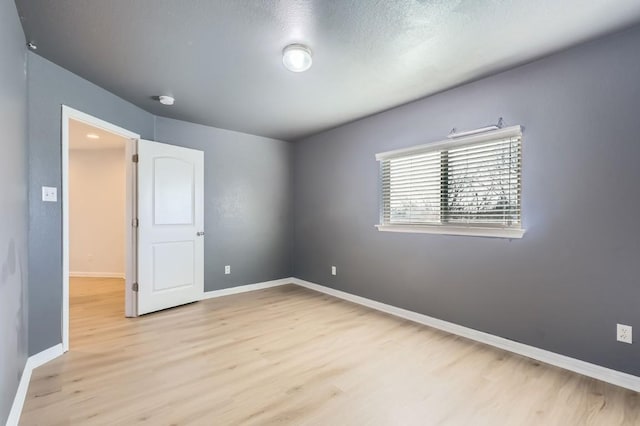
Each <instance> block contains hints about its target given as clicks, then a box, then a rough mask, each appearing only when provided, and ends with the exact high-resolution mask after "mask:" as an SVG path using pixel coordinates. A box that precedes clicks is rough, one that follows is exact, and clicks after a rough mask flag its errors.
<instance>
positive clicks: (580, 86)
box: [294, 27, 640, 375]
mask: <svg viewBox="0 0 640 426" xmlns="http://www.w3.org/2000/svg"><path fill="white" fill-rule="evenodd" d="M638 46H640V27H635V28H633V29H631V30H628V31H626V32H623V33H619V34H616V35H613V36H610V37H607V38H604V39H600V40H598V41H595V42H591V43H589V44H586V45H582V46H579V47H576V48H573V49H571V50H568V51H565V52H563V53H560V54H557V55H554V56H551V57H548V58H545V59H542V60H539V61H537V62H533V63H531V64H528V65H526V66H522V67H519V68H516V69H513V70H511V71H508V72H504V73H501V74H498V75H495V76H492V77H489V78H486V79H483V80H479V81H477V82H474V83H472V84H468V85H465V86H461V87H458V88H456V89H453V90H450V91H447V92H443V93H441V94H438V95H436V96H432V97H429V98H426V99H423V100H420V101H417V102H414V103H411V104H408V105H405V106H402V107H399V108H396V109H393V110H390V111H387V112H384V113H381V114H378V115H376V116H372V117H369V118H366V119H363V120H360V121H357V122H354V123H351V124H348V125H345V126H342V127H339V128H336V129H333V130H331V131H327V132H325V133H322V134H319V135H315V136H313V137H310V138H308V139H306V140H303V141H301V142H299V143H298V144H296V145H295V149H294V214H295V218H296V222H295V244H294V275H295V276H296V277H299V278H302V279H306V280H310V281H313V282H317V283H320V284H324V285H327V286H330V287H333V288H336V289H340V290H344V291H347V292H350V293H353V294H357V295H360V296H364V297H368V298H371V299H374V300H378V301H382V302H385V303H389V304H392V305H395V306H399V307H402V308H406V309H410V310H413V311H417V312H420V313H423V314H427V315H430V316H433V317H436V318H441V319H444V320H447V321H451V322H454V323H457V324H461V325H464V326H468V327H471V328H474V329H478V330H482V331H485V332H489V333H492V334H495V335H498V336H502V337H506V338H508V339H512V340H516V341H520V342H524V343H527V344H530V345H533V346H537V347H540V348H544V349H547V350H551V351H554V352H557V353H561V354H565V355H568V356H571V357H575V358H579V359H582V360H585V361H589V362H593V363H596V364H600V365H603V366H606V367H610V368H614V369H617V370H621V371H625V372H628V373H632V374H635V375H640V362H639V361H638V360H640V345H639V344H637V343H636V344H634V345H628V344H624V343H617V342H616V339H615V336H616V331H615V330H616V323H617V322H620V323H623V324H629V325H634V326H635V327H636V331H637V330H640V309H639V305H638V303H639V301H640V281H639V278H638V277H640V262H639V260H640V226H639V224H638V212H639V211H640V190H639V189H638V183H639V182H640V167H639V166H638V159H640V136H639V135H640V83H639V82H640V77H639V76H640V55H638ZM500 116H502V117H504V118H505V120H506V122H507V124H511V125H512V124H521V125H523V126H525V133H524V141H523V150H524V152H523V162H524V166H523V167H524V171H523V185H524V187H523V201H522V205H523V220H524V226H525V228H526V229H527V233H526V235H525V236H524V238H523V239H522V240H507V239H491V238H480V237H462V236H442V235H429V234H395V233H383V232H378V231H377V230H376V229H375V228H374V224H376V223H377V222H378V164H377V162H376V161H375V159H374V154H375V153H377V152H381V151H387V150H391V149H395V148H401V147H408V146H412V145H415V144H420V143H426V142H429V141H437V140H441V139H444V137H445V136H446V135H447V133H448V132H449V130H450V129H451V128H452V127H456V128H458V129H461V130H464V129H472V128H477V127H481V126H484V125H487V124H489V123H495V122H496V120H497V118H498V117H500ZM331 265H336V266H337V267H338V275H337V276H335V277H332V276H331V275H330V266H331ZM636 337H637V336H636ZM636 340H637V339H636Z"/></svg>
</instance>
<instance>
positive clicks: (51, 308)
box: [28, 53, 292, 354]
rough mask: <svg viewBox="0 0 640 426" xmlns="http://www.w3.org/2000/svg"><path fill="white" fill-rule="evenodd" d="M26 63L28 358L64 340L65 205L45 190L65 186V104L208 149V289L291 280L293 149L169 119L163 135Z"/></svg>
mask: <svg viewBox="0 0 640 426" xmlns="http://www.w3.org/2000/svg"><path fill="white" fill-rule="evenodd" d="M28 62H29V76H28V90H29V105H28V111H29V155H30V166H29V171H30V176H29V177H30V182H29V189H30V198H29V212H30V216H31V220H30V228H29V229H30V233H29V241H30V250H29V261H30V263H29V264H30V268H29V273H30V280H31V281H30V292H29V306H30V309H29V321H30V327H29V353H30V354H35V353H38V352H40V351H42V350H44V349H47V348H49V347H51V346H54V345H56V344H58V343H60V342H61V338H62V337H61V335H62V331H61V315H62V313H61V304H62V203H61V202H58V203H44V202H42V201H41V198H40V196H41V190H40V188H41V187H42V186H56V187H58V188H60V187H61V184H62V171H61V170H62V169H61V142H60V132H61V129H60V123H61V105H62V104H64V105H68V106H70V107H72V108H75V109H78V110H80V111H82V112H85V113H88V114H91V115H94V116H96V117H99V118H101V119H103V120H106V121H108V122H111V123H113V124H116V125H118V126H121V127H123V128H125V129H128V130H131V131H133V132H136V133H139V134H140V135H142V137H143V138H145V139H151V140H153V139H154V136H155V135H157V140H159V141H162V142H167V143H173V144H175V145H182V146H187V147H191V148H196V149H201V150H203V151H205V164H206V166H205V194H206V199H205V232H206V233H207V235H206V240H205V241H206V242H205V256H206V257H205V259H206V262H205V265H206V269H205V289H206V290H215V289H220V288H226V287H232V286H235V285H240V284H248V283H254V282H260V281H267V280H272V279H277V278H284V277H288V276H290V275H291V264H290V258H291V256H290V249H291V245H292V237H291V223H292V219H291V203H290V198H289V195H290V193H291V190H290V182H291V176H290V175H291V167H290V165H291V164H290V163H291V153H292V149H291V146H290V144H289V143H287V142H282V141H278V140H274V139H267V138H262V137H257V136H252V135H247V134H243V133H237V132H231V131H226V130H221V129H216V128H212V127H206V126H200V125H195V124H191V123H185V122H180V121H176V120H169V119H164V118H158V119H157V130H156V118H155V117H154V116H153V115H151V114H149V113H147V112H145V111H143V110H141V109H139V108H137V107H135V106H133V105H132V104H130V103H128V102H125V101H124V100H122V99H120V98H118V97H116V96H115V95H113V94H111V93H109V92H107V91H105V90H104V89H101V88H99V87H98V86H95V85H93V84H91V83H89V82H88V81H86V80H84V79H82V78H80V77H78V76H76V75H74V74H72V73H71V72H69V71H67V70H65V69H63V68H60V67H59V66H57V65H55V64H53V63H51V62H49V61H47V60H46V59H43V58H41V57H40V56H37V55H35V54H33V53H29V54H28ZM59 201H60V197H59ZM224 265H231V267H232V270H231V272H232V273H231V275H224Z"/></svg>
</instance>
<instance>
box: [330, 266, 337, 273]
mask: <svg viewBox="0 0 640 426" xmlns="http://www.w3.org/2000/svg"><path fill="white" fill-rule="evenodd" d="M331 275H338V271H337V269H336V267H335V266H332V267H331Z"/></svg>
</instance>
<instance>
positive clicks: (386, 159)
mask: <svg viewBox="0 0 640 426" xmlns="http://www.w3.org/2000/svg"><path fill="white" fill-rule="evenodd" d="M521 143H522V130H521V128H520V126H513V127H509V128H504V129H498V130H494V131H490V132H486V133H482V134H475V135H471V136H466V137H460V138H456V139H452V140H447V141H444V142H437V143H433V144H427V145H420V146H416V147H412V148H407V149H401V150H396V151H390V152H385V153H381V154H378V155H376V158H377V159H378V161H380V178H381V186H382V197H381V208H380V210H381V211H380V225H378V229H379V230H381V231H397V232H430V233H439V234H457V235H480V236H490V237H507V238H521V237H522V235H523V234H524V230H523V229H522V227H521V207H520V182H521V174H522V173H521Z"/></svg>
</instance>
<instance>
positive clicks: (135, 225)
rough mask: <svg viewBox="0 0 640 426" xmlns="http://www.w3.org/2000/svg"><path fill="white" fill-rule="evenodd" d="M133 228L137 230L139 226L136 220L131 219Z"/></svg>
mask: <svg viewBox="0 0 640 426" xmlns="http://www.w3.org/2000/svg"><path fill="white" fill-rule="evenodd" d="M131 224H132V225H133V227H134V228H137V227H138V226H139V225H140V221H139V220H138V218H135V219H133V221H132V223H131Z"/></svg>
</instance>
